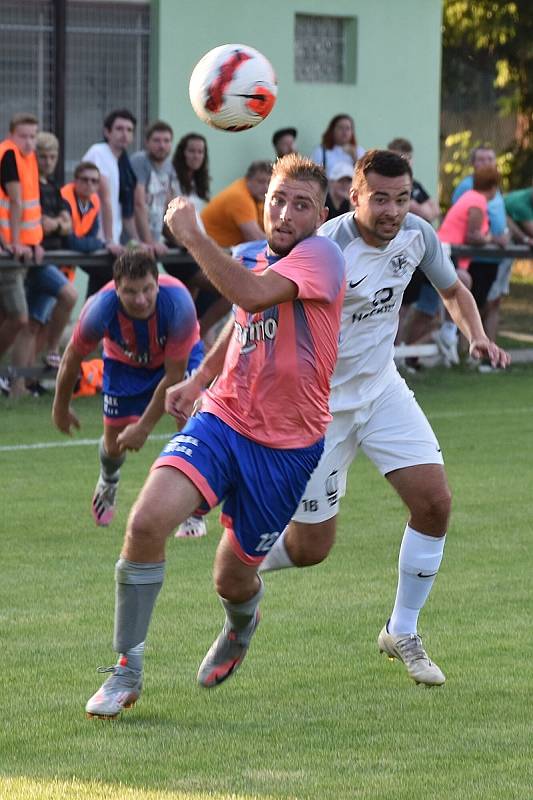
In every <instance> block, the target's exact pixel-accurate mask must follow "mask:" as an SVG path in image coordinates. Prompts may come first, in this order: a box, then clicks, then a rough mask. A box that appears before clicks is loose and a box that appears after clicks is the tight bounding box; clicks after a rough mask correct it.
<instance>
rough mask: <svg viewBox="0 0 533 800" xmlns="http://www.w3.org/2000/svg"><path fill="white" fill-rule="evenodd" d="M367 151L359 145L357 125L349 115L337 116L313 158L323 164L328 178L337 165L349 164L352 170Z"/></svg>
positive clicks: (332, 120) (314, 152) (326, 131)
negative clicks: (356, 131) (356, 134)
mask: <svg viewBox="0 0 533 800" xmlns="http://www.w3.org/2000/svg"><path fill="white" fill-rule="evenodd" d="M364 153H365V149H364V147H361V145H360V144H358V143H357V139H356V136H355V125H354V121H353V119H352V117H350V115H349V114H337V115H336V116H335V117H333V119H331V120H330V123H329V125H328V127H327V128H326V130H325V131H324V133H323V134H322V143H321V144H320V145H319V146H318V147H315V149H314V150H313V152H312V153H311V158H312V159H313V161H315V162H316V163H317V164H321V165H322V166H323V167H324V169H325V170H326V173H327V175H328V177H329V176H330V173H331V170H332V169H333V167H334V166H335V164H347V165H348V166H350V167H351V168H352V169H353V167H354V166H355V163H356V161H357V160H358V159H359V158H361V156H362V155H364Z"/></svg>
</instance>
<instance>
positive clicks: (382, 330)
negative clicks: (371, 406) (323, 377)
mask: <svg viewBox="0 0 533 800" xmlns="http://www.w3.org/2000/svg"><path fill="white" fill-rule="evenodd" d="M318 234H319V236H327V237H328V238H330V239H333V241H334V242H336V243H337V244H338V245H339V247H340V248H341V250H342V251H343V254H344V259H345V265H346V294H345V297H344V305H343V310H342V317H341V334H340V340H339V352H338V357H337V366H336V368H335V372H334V374H333V378H332V381H331V386H332V389H331V397H330V411H331V412H332V413H334V412H336V411H346V410H353V409H357V408H360V407H362V406H364V405H367V404H368V403H371V402H372V401H373V400H375V399H376V398H377V397H378V396H379V395H380V394H381V392H382V391H383V390H384V389H385V387H386V386H387V384H388V383H389V381H390V380H391V378H392V376H393V375H394V374H395V373H396V366H395V364H394V340H395V338H396V333H397V330H398V317H399V312H400V306H401V304H402V297H403V293H404V291H405V288H406V286H407V284H408V283H409V281H410V280H411V277H412V275H413V272H414V271H415V269H416V267H420V269H421V270H422V271H423V272H424V273H425V274H426V275H427V277H428V279H429V280H430V281H431V283H432V284H433V285H434V286H435V288H436V289H447V288H449V287H450V286H453V284H454V283H455V282H456V280H457V275H456V273H455V269H454V266H453V264H452V262H451V261H450V259H449V257H448V256H447V255H445V253H444V252H443V249H442V246H441V243H440V242H439V240H438V238H437V235H436V233H435V231H434V230H433V228H432V227H431V225H430V224H429V223H428V222H426V221H425V220H423V219H421V218H420V217H417V216H416V215H415V214H407V216H406V218H405V220H404V222H403V225H402V227H401V228H400V231H399V232H398V234H397V235H396V236H395V237H394V239H393V240H392V241H391V242H389V243H388V245H387V246H386V247H383V248H378V247H372V246H371V245H368V244H366V243H365V242H364V240H363V239H362V238H361V235H360V233H359V231H358V229H357V225H356V221H355V219H354V215H353V213H352V212H349V213H348V214H341V216H339V217H335V218H334V219H332V220H329V221H328V222H325V223H324V225H322V226H321V228H319V231H318Z"/></svg>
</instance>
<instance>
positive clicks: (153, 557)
mask: <svg viewBox="0 0 533 800" xmlns="http://www.w3.org/2000/svg"><path fill="white" fill-rule="evenodd" d="M326 190H327V179H326V176H325V174H324V171H323V169H322V168H321V167H319V166H317V165H316V164H314V163H313V162H312V161H310V160H309V159H307V158H303V157H301V156H297V155H294V154H292V155H289V156H286V157H285V158H283V159H281V160H280V161H278V162H277V164H276V166H275V168H274V171H273V173H272V178H271V181H270V185H269V189H268V192H267V195H266V202H265V217H264V223H265V231H266V234H267V240H268V249H267V250H266V252H265V253H264V258H262V259H261V258H259V259H258V260H257V266H256V267H254V268H252V269H247V268H246V267H245V266H244V265H242V264H240V263H239V262H237V261H235V260H234V259H233V258H231V257H230V256H229V255H227V254H226V253H225V252H224V251H223V250H221V249H220V248H219V247H218V246H217V245H216V244H215V243H214V242H213V241H212V240H211V239H209V238H208V237H206V236H205V235H204V234H203V233H202V232H201V231H200V229H199V228H198V226H197V224H196V216H195V212H194V208H193V206H192V205H191V204H190V203H189V201H187V200H186V198H183V197H178V198H176V199H175V200H173V201H172V202H171V204H170V206H169V209H168V211H167V214H166V216H165V221H166V222H167V224H168V226H169V228H170V230H171V231H172V233H173V235H174V237H175V238H176V239H177V240H178V241H179V242H180V243H181V244H183V246H184V247H186V248H187V250H188V251H189V252H190V253H191V255H192V256H193V258H194V259H195V260H196V261H197V263H198V264H200V266H201V268H202V270H203V271H204V272H205V274H206V275H207V277H208V278H209V280H210V281H211V282H212V283H213V285H214V286H215V287H216V288H217V289H218V290H219V291H220V292H221V293H222V294H224V295H225V297H227V298H228V300H230V301H231V302H232V303H233V304H234V306H233V319H232V320H231V321H230V323H228V325H227V326H226V328H225V329H224V331H223V332H222V334H221V335H220V337H219V339H218V341H217V342H216V343H215V345H214V346H213V348H212V349H211V351H210V352H209V353H208V355H207V356H206V357H205V359H204V360H203V362H202V364H201V365H200V368H199V369H198V371H197V372H196V373H195V375H194V376H192V377H191V378H189V379H188V380H187V381H185V382H183V383H181V384H178V385H177V386H175V387H172V388H171V389H169V390H168V391H167V401H166V407H167V410H169V411H170V412H171V413H172V414H173V415H174V416H175V417H176V419H177V420H178V422H181V423H184V422H185V421H186V420H187V418H188V417H189V416H190V412H191V409H192V406H193V404H194V402H195V401H196V400H197V399H198V398H199V397H200V395H201V392H202V390H203V389H204V387H206V386H210V388H209V389H208V391H207V392H206V398H205V400H204V405H203V408H202V410H201V412H200V413H198V414H196V415H195V416H194V417H192V419H190V420H189V421H188V422H187V424H186V426H185V428H184V429H183V431H182V432H181V433H180V434H178V435H177V436H175V437H174V438H173V439H172V440H171V442H170V443H169V444H168V445H167V446H166V447H165V448H164V450H163V452H162V454H161V456H160V458H159V459H158V460H157V461H156V463H155V465H154V469H153V470H152V472H151V474H150V476H149V478H148V480H147V481H146V483H145V486H144V488H143V490H142V491H141V494H140V496H139V498H138V500H137V502H136V504H135V506H134V507H133V510H132V512H131V514H130V519H129V521H128V526H127V530H126V537H125V541H124V546H123V549H122V553H121V557H120V559H119V561H118V563H117V567H116V587H117V593H116V609H115V641H114V649H115V650H116V651H117V652H118V653H119V660H118V663H117V664H116V665H115V666H114V667H111V668H110V672H111V673H112V674H111V676H110V678H108V680H107V681H106V682H105V683H104V684H103V686H102V687H101V688H100V689H99V691H98V692H96V694H95V695H93V697H91V699H90V700H89V701H88V703H87V706H86V711H87V713H88V714H89V716H97V717H114V716H117V715H118V714H119V713H120V712H121V711H122V710H123V709H124V708H128V707H130V706H131V705H133V704H134V703H135V702H136V700H137V698H138V697H139V694H140V692H141V687H142V668H143V654H144V642H145V638H146V634H147V631H148V626H149V622H150V617H151V614H152V610H153V607H154V604H155V601H156V598H157V595H158V593H159V590H160V588H161V586H162V583H163V577H164V566H165V562H164V558H165V542H166V539H167V537H168V536H169V534H170V533H171V531H172V529H173V527H174V526H175V525H176V524H177V523H179V522H181V521H182V520H184V519H185V518H187V517H188V516H189V515H190V514H191V513H193V512H194V511H195V510H196V509H198V508H202V509H207V508H212V507H214V506H215V505H217V504H219V503H220V502H223V505H222V515H221V521H222V524H223V526H224V533H223V535H222V538H221V540H220V543H219V546H218V550H217V554H216V557H215V565H214V580H215V587H216V590H217V592H218V594H219V596H220V600H221V602H222V604H223V606H224V609H225V612H226V620H225V624H224V627H223V629H222V632H221V634H220V635H219V637H218V638H217V640H216V641H215V643H214V644H213V646H212V647H211V649H210V650H209V652H208V653H207V655H206V657H205V658H204V660H203V662H202V664H201V666H200V669H199V672H198V681H199V683H200V684H201V685H202V686H205V687H212V686H216V685H217V684H218V683H221V682H222V681H224V680H225V679H226V678H227V677H229V675H231V674H232V672H233V671H234V670H235V669H236V668H237V667H238V666H239V665H240V663H241V662H242V660H243V658H244V656H245V654H246V652H247V650H248V646H249V643H250V640H251V637H252V634H253V632H254V630H255V628H256V626H257V623H258V620H259V610H258V605H259V601H260V599H261V596H262V594H263V583H262V581H261V579H260V578H259V576H258V574H257V569H258V567H259V565H260V564H261V562H262V560H263V558H264V557H265V555H266V554H267V553H268V551H269V549H270V547H271V546H272V544H273V543H274V542H275V540H276V538H277V537H278V536H279V535H280V532H281V531H282V530H283V528H284V526H285V525H286V524H287V523H288V521H289V520H290V518H291V515H292V514H293V513H294V511H295V509H296V507H297V505H298V502H299V500H300V498H301V497H302V493H303V491H304V488H305V486H306V483H307V480H308V477H309V475H310V474H311V472H312V471H313V469H314V467H315V466H316V464H317V463H318V460H319V459H320V455H321V453H322V450H323V441H324V433H325V430H326V427H327V423H328V421H329V419H330V415H329V411H328V398H329V381H330V378H331V375H332V373H333V369H334V366H335V361H336V354H337V342H338V336H339V327H340V313H341V308H342V301H343V297H344V261H343V258H342V255H341V252H340V249H339V248H338V246H337V245H336V244H334V243H333V242H331V241H329V240H326V239H319V238H318V237H317V236H316V235H315V234H316V230H317V228H318V226H319V225H320V224H321V222H322V221H324V220H325V219H326V216H327V209H326V208H325V207H324V200H325V196H326ZM219 375H220V377H219V379H218V381H217V382H216V383H215V384H214V385H212V382H213V380H214V379H215V378H216V377H217V376H219Z"/></svg>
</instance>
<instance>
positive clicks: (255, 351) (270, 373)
mask: <svg viewBox="0 0 533 800" xmlns="http://www.w3.org/2000/svg"><path fill="white" fill-rule="evenodd" d="M253 246H254V243H251V247H252V248H253ZM244 261H246V259H245V258H244ZM253 261H254V264H255V265H254V266H253V268H252V269H253V271H254V272H263V271H264V270H265V268H269V269H273V270H275V271H276V272H277V273H279V274H280V275H283V276H284V277H286V278H289V279H290V280H291V281H293V282H294V283H295V284H296V286H297V287H298V295H297V297H296V299H295V300H293V301H291V302H286V303H281V304H280V305H279V306H273V307H272V308H268V309H265V310H264V311H261V312H259V313H256V314H250V313H247V312H246V311H243V309H242V308H238V307H234V310H233V311H234V315H235V326H234V334H233V337H232V340H231V342H230V344H229V347H228V351H227V354H226V360H225V363H224V369H223V371H222V374H221V375H220V377H219V379H218V380H217V382H216V383H215V385H214V387H213V388H212V389H210V390H208V391H207V392H206V397H205V399H204V403H203V406H202V409H203V410H204V411H209V412H211V413H212V414H215V415H216V416H218V417H220V418H221V419H222V420H223V421H224V422H226V423H227V424H228V425H229V426H230V427H232V428H233V429H234V430H236V431H237V432H238V433H241V434H243V435H244V436H247V437H248V438H249V439H252V440H253V441H255V442H258V443H259V444H262V445H266V446H268V447H275V448H280V449H289V448H297V447H308V446H309V445H312V444H314V443H315V442H317V441H318V440H319V439H320V438H321V437H322V436H323V435H324V433H325V430H326V427H327V424H328V422H329V421H330V419H331V415H330V413H329V408H328V401H329V393H330V379H331V376H332V374H333V370H334V367H335V363H336V359H337V345H338V339H339V328H340V316H341V310H342V302H343V298H344V285H345V278H344V259H343V256H342V253H341V251H340V249H339V248H338V246H337V245H336V244H335V243H334V242H332V241H330V240H329V239H325V238H324V237H318V236H313V237H310V238H308V239H304V240H303V241H302V242H300V243H299V244H297V245H296V246H295V247H294V248H293V250H292V251H291V252H290V253H289V254H288V255H287V256H285V257H284V258H277V257H275V256H267V254H266V250H265V249H263V250H262V251H261V252H259V253H254V256H253Z"/></svg>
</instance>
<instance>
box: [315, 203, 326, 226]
mask: <svg viewBox="0 0 533 800" xmlns="http://www.w3.org/2000/svg"><path fill="white" fill-rule="evenodd" d="M328 217H329V208H328V207H327V206H324V208H323V209H321V211H320V215H319V220H320V221H319V223H318V226H317V227H320V225H322V224H323V223H324V222H325V221H326V220H327V218H328Z"/></svg>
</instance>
